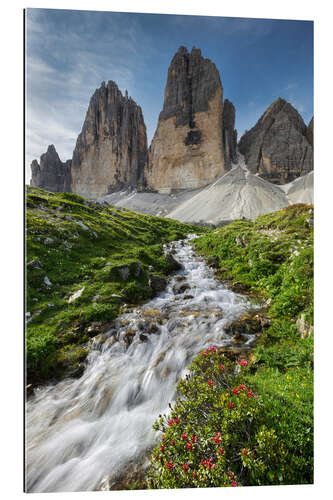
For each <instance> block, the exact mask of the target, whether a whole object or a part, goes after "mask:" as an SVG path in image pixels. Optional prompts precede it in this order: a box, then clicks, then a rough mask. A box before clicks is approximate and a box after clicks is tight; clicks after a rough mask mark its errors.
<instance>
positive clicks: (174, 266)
mask: <svg viewBox="0 0 333 500" xmlns="http://www.w3.org/2000/svg"><path fill="white" fill-rule="evenodd" d="M165 260H166V261H167V263H168V266H169V269H170V271H179V270H180V269H183V266H182V264H181V263H180V262H178V260H176V259H175V258H174V256H173V255H171V253H167V254H166V255H165Z"/></svg>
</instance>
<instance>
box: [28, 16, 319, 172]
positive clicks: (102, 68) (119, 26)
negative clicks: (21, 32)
mask: <svg viewBox="0 0 333 500" xmlns="http://www.w3.org/2000/svg"><path fill="white" fill-rule="evenodd" d="M180 45H185V46H186V47H187V48H188V49H189V50H191V48H192V46H195V47H198V48H200V49H201V51H202V55H203V56H204V57H207V58H209V59H211V60H212V61H213V62H214V63H215V64H216V66H217V68H218V70H219V72H220V76H221V80H222V86H223V89H224V98H228V99H229V100H231V101H232V102H233V103H234V105H235V107H236V128H237V129H238V132H239V137H240V136H241V134H242V133H243V132H244V130H245V129H249V128H251V127H252V126H253V125H254V124H255V123H256V121H257V120H258V118H259V117H260V116H261V114H262V113H263V112H264V111H265V109H266V108H267V106H269V104H270V103H271V102H273V101H274V100H275V99H276V98H277V97H279V96H280V97H283V98H284V99H286V100H287V101H289V102H290V103H291V104H293V106H295V107H296V109H297V110H298V111H299V112H300V114H301V115H302V117H303V119H304V121H305V122H306V123H308V122H309V121H310V119H311V117H312V115H313V23H312V22H311V21H286V20H272V19H248V18H231V17H229V18H226V17H202V16H180V15H174V16H173V15H159V14H126V13H115V12H92V11H70V10H68V11H67V10H50V9H28V10H27V17H26V82H27V87H26V88H27V93H26V111H27V112H26V166H27V174H28V175H27V177H28V178H27V180H28V179H29V178H30V168H29V165H30V163H31V161H32V160H33V159H34V158H39V157H40V155H41V154H42V153H44V152H45V151H46V149H47V146H48V145H49V144H54V145H55V147H56V149H57V151H58V153H59V155H60V158H61V160H63V161H65V160H67V159H69V158H71V156H72V151H73V149H74V146H75V141H76V138H77V135H78V134H79V132H80V130H81V127H82V124H83V121H84V117H85V113H86V110H87V107H88V104H89V99H90V97H91V95H92V93H93V92H94V91H95V89H96V88H98V87H99V86H100V84H101V82H102V81H103V80H104V81H108V80H114V81H115V82H116V83H117V84H118V86H119V88H120V90H121V91H122V92H124V91H125V89H127V90H128V93H129V95H131V96H132V97H133V99H134V100H135V101H136V102H137V104H139V105H140V106H141V107H142V110H143V114H144V119H145V123H146V126H147V135H148V142H149V143H150V141H151V139H152V137H153V135H154V132H155V129H156V126H157V120H158V115H159V112H160V111H161V109H162V106H163V95H164V88H165V83H166V75H167V71H168V67H169V64H170V61H171V59H172V57H173V55H174V53H175V52H176V51H177V50H178V48H179V46H180Z"/></svg>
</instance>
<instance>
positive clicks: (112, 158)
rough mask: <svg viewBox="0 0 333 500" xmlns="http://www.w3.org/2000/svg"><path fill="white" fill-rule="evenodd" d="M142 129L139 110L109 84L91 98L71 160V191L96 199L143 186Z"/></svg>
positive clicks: (144, 147) (144, 154)
mask: <svg viewBox="0 0 333 500" xmlns="http://www.w3.org/2000/svg"><path fill="white" fill-rule="evenodd" d="M146 158H147V136H146V126H145V123H144V120H143V116H142V111H141V108H140V107H139V106H137V104H136V103H135V102H134V101H133V99H132V98H130V97H128V94H127V91H126V94H125V96H123V95H122V93H121V91H120V90H119V89H118V87H117V85H116V84H115V83H114V82H113V81H109V82H108V84H107V85H105V82H103V83H102V85H101V87H100V88H99V89H97V90H96V91H95V93H94V94H93V96H92V98H91V100H90V104H89V107H88V111H87V114H86V118H85V121H84V124H83V127H82V131H81V133H80V135H79V136H78V139H77V141H76V146H75V149H74V152H73V160H72V191H73V192H74V193H77V194H79V195H81V196H85V197H87V198H98V197H100V196H103V195H105V194H107V193H110V192H112V191H115V190H117V189H122V188H124V187H137V186H141V185H142V184H143V174H144V165H145V163H146Z"/></svg>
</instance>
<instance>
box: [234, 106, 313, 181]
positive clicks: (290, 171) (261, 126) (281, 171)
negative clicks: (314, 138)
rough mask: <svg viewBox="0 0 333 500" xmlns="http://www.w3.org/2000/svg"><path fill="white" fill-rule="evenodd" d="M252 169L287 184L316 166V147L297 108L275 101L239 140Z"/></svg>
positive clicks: (266, 177)
mask: <svg viewBox="0 0 333 500" xmlns="http://www.w3.org/2000/svg"><path fill="white" fill-rule="evenodd" d="M238 148H239V151H240V152H241V153H242V154H243V155H244V156H245V160H246V164H247V166H248V168H249V170H250V172H251V173H253V174H255V173H258V174H259V175H260V176H261V177H263V178H264V179H267V180H269V181H270V182H274V183H277V184H285V183H288V182H291V181H292V180H294V179H296V177H299V176H300V175H305V174H307V173H308V172H310V171H311V170H313V147H312V144H311V143H310V142H309V140H308V129H307V127H306V125H305V124H304V121H303V119H302V117H301V116H300V115H299V113H298V112H297V111H296V109H295V108H293V106H292V105H291V104H289V103H288V102H286V101H285V100H284V99H281V98H278V99H277V100H276V101H274V102H273V103H272V104H271V105H270V106H269V107H268V108H267V110H266V111H265V113H264V114H263V115H262V117H261V118H260V119H259V121H258V122H257V123H256V125H255V126H254V127H253V128H252V129H251V130H249V131H248V132H245V134H244V135H243V136H242V137H241V139H240V141H239V144H238Z"/></svg>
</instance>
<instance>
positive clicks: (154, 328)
mask: <svg viewBox="0 0 333 500" xmlns="http://www.w3.org/2000/svg"><path fill="white" fill-rule="evenodd" d="M147 332H148V333H160V329H159V327H158V326H157V325H156V324H155V323H150V325H149V326H148V328H147Z"/></svg>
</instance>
